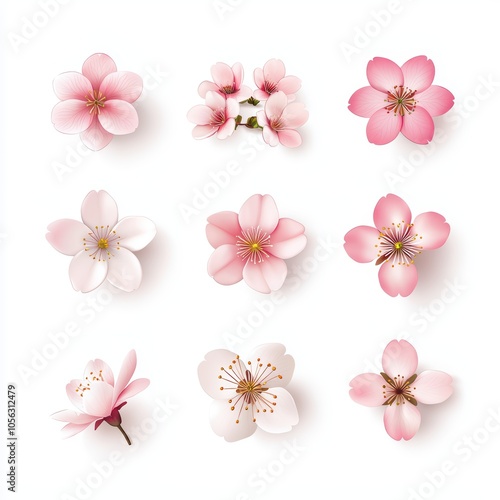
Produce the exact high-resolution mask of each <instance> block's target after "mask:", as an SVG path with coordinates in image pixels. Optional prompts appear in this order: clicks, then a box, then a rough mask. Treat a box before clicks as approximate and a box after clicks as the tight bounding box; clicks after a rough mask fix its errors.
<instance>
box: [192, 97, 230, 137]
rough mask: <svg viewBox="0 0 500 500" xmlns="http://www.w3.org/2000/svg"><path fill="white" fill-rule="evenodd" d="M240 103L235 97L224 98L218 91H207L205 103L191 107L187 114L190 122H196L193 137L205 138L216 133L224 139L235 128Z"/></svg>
mask: <svg viewBox="0 0 500 500" xmlns="http://www.w3.org/2000/svg"><path fill="white" fill-rule="evenodd" d="M239 111H240V105H239V104H238V101H236V99H231V98H229V99H224V97H222V96H221V95H220V94H219V93H217V92H213V91H208V92H207V94H206V98H205V105H203V104H198V105H197V106H194V107H192V108H191V109H190V110H189V111H188V114H187V118H188V120H189V121H190V122H192V123H196V127H194V129H193V137H194V138H195V139H206V138H207V137H210V136H212V135H214V134H217V138H218V139H226V138H227V137H229V136H230V135H232V134H233V132H234V130H235V128H236V117H237V116H238V113H239Z"/></svg>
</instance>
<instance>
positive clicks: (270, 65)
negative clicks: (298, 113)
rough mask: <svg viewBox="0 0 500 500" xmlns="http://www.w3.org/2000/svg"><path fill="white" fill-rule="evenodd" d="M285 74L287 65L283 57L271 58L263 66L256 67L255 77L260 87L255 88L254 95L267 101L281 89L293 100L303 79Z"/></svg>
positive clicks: (260, 99) (256, 83)
mask: <svg viewBox="0 0 500 500" xmlns="http://www.w3.org/2000/svg"><path fill="white" fill-rule="evenodd" d="M285 74H286V72H285V65H284V64H283V61H281V59H270V60H269V61H267V62H266V64H264V67H263V68H255V70H254V72H253V79H254V81H255V85H257V87H258V88H257V90H254V92H253V97H254V98H255V99H258V100H259V101H265V100H266V99H269V97H270V96H271V95H272V94H274V93H276V92H279V91H280V90H281V91H282V92H284V93H285V94H286V95H287V98H288V100H289V101H293V100H294V99H295V92H298V90H299V89H300V86H301V81H300V78H297V77H296V76H290V75H289V76H285Z"/></svg>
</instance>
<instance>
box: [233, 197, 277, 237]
mask: <svg viewBox="0 0 500 500" xmlns="http://www.w3.org/2000/svg"><path fill="white" fill-rule="evenodd" d="M278 220H279V214H278V207H277V206H276V202H275V201H274V199H273V197H272V196H270V195H268V194H265V195H261V194H254V195H253V196H251V197H250V198H248V200H247V201H245V203H243V206H242V207H241V209H240V213H239V215H238V221H239V224H240V226H241V228H242V229H244V230H247V229H251V228H257V227H260V229H262V231H264V232H265V233H267V234H271V233H272V232H273V231H274V230H275V229H276V226H277V225H278Z"/></svg>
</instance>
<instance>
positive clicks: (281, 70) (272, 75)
mask: <svg viewBox="0 0 500 500" xmlns="http://www.w3.org/2000/svg"><path fill="white" fill-rule="evenodd" d="M263 73H264V80H266V81H268V82H271V83H278V82H279V81H280V80H281V79H282V78H283V77H284V76H285V73H286V70H285V65H284V64H283V61H282V60H281V59H269V61H267V62H266V64H264V68H263Z"/></svg>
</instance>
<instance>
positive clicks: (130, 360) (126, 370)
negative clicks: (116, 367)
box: [104, 349, 137, 417]
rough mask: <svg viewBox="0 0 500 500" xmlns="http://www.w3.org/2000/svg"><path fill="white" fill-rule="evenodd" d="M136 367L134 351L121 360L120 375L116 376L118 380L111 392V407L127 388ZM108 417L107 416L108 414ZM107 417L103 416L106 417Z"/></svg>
mask: <svg viewBox="0 0 500 500" xmlns="http://www.w3.org/2000/svg"><path fill="white" fill-rule="evenodd" d="M136 366H137V354H136V352H135V350H134V349H132V350H131V351H129V352H128V353H127V355H126V356H125V359H124V360H123V363H122V366H121V368H120V373H119V374H118V378H117V379H116V384H115V387H114V391H113V406H115V402H116V400H117V399H118V396H119V395H120V394H121V393H122V391H123V390H124V389H125V387H127V384H128V383H129V382H130V379H131V378H132V375H133V374H134V372H135V367H136ZM108 415H109V414H108ZM108 415H104V416H105V417H107V416H108Z"/></svg>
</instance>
